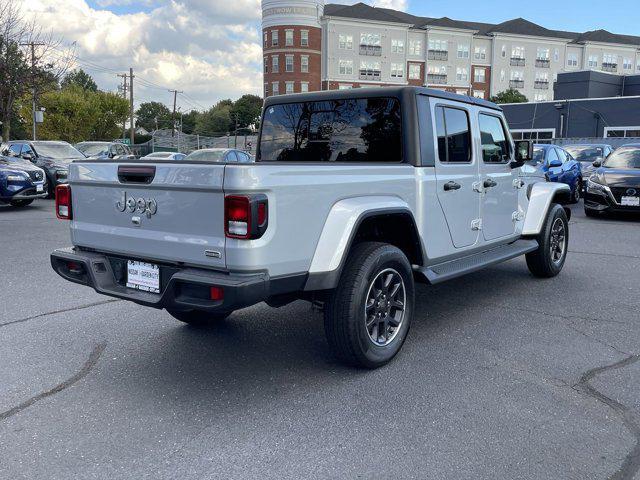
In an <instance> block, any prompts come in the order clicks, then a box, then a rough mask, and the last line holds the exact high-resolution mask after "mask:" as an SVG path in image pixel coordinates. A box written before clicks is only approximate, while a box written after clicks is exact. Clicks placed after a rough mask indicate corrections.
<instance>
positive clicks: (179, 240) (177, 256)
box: [70, 162, 225, 267]
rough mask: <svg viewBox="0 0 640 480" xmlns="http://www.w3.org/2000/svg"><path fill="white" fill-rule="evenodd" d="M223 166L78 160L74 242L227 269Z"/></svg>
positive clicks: (74, 175)
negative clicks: (82, 161) (80, 161)
mask: <svg viewBox="0 0 640 480" xmlns="http://www.w3.org/2000/svg"><path fill="white" fill-rule="evenodd" d="M224 169H225V167H224V165H221V164H204V163H203V164H193V163H192V164H185V163H176V164H173V163H158V164H153V163H135V164H127V163H117V162H84V163H72V164H71V166H70V185H71V195H72V202H73V220H72V221H71V234H72V241H73V243H74V244H75V245H79V246H82V247H89V248H93V249H95V250H97V251H100V252H105V253H109V252H111V253H116V254H119V255H122V256H125V257H128V258H130V259H133V260H151V261H168V262H181V263H185V264H187V265H196V266H210V267H224V266H225V256H224V247H225V236H224V212H223V211H224V193H223V190H222V187H223V178H224Z"/></svg>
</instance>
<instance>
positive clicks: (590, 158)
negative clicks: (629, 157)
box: [563, 143, 614, 188]
mask: <svg viewBox="0 0 640 480" xmlns="http://www.w3.org/2000/svg"><path fill="white" fill-rule="evenodd" d="M563 148H564V149H565V151H567V153H569V155H571V156H572V157H573V158H574V159H575V160H577V161H578V162H580V168H582V178H583V179H585V181H584V182H583V185H584V187H585V188H586V185H587V183H586V179H587V178H589V177H590V176H591V175H593V174H594V173H595V171H596V168H595V167H594V166H593V162H597V161H600V162H604V160H605V159H606V158H607V157H608V156H609V155H611V152H613V150H614V148H613V147H612V146H611V145H607V144H606V143H598V144H593V145H565V146H564V147H563Z"/></svg>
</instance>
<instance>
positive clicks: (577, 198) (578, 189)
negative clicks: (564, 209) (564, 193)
mask: <svg viewBox="0 0 640 480" xmlns="http://www.w3.org/2000/svg"><path fill="white" fill-rule="evenodd" d="M581 196H582V180H578V181H577V182H576V188H575V189H574V191H573V194H572V195H571V203H578V202H579V201H580V197H581Z"/></svg>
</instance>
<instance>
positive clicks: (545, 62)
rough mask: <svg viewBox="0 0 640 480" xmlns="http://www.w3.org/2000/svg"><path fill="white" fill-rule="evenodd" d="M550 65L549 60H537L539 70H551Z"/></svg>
mask: <svg viewBox="0 0 640 480" xmlns="http://www.w3.org/2000/svg"><path fill="white" fill-rule="evenodd" d="M550 64H551V62H550V61H549V59H548V58H536V67H538V68H549V66H550Z"/></svg>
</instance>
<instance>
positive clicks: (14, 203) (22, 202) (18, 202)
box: [11, 199, 33, 207]
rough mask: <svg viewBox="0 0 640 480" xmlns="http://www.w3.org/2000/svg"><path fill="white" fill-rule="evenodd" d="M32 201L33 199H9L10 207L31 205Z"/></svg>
mask: <svg viewBox="0 0 640 480" xmlns="http://www.w3.org/2000/svg"><path fill="white" fill-rule="evenodd" d="M32 203H33V199H31V200H13V201H11V206H12V207H26V206H27V205H31V204H32Z"/></svg>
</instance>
